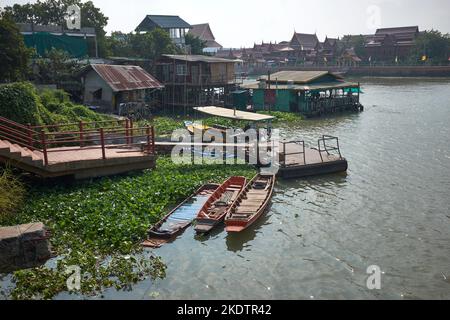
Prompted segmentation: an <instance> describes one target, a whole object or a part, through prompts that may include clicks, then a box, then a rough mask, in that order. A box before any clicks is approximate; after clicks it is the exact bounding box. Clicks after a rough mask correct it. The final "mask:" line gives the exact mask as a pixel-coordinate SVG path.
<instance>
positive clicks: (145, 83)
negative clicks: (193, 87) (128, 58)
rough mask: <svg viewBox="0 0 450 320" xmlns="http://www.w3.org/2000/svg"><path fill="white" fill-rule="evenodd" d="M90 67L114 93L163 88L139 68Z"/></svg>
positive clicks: (103, 65) (94, 65) (98, 65)
mask: <svg viewBox="0 0 450 320" xmlns="http://www.w3.org/2000/svg"><path fill="white" fill-rule="evenodd" d="M90 67H91V68H92V69H93V70H94V71H95V72H96V73H97V74H98V75H99V76H100V77H101V78H102V79H103V80H105V82H106V83H107V84H108V85H109V86H110V87H111V89H112V90H113V91H115V92H118V91H130V90H140V89H156V88H163V87H164V86H163V85H162V84H161V83H160V82H159V81H158V80H156V79H155V78H154V77H153V76H152V75H151V74H149V73H148V72H147V71H145V70H144V69H142V68H141V67H139V66H121V65H109V64H93V65H91V66H90Z"/></svg>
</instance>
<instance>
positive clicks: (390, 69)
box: [250, 65, 450, 77]
mask: <svg viewBox="0 0 450 320" xmlns="http://www.w3.org/2000/svg"><path fill="white" fill-rule="evenodd" d="M286 70H289V71H311V70H314V71H317V70H319V71H321V70H323V71H330V72H338V73H343V74H345V75H346V76H358V77H365V76H369V77H450V65H448V66H372V67H370V66H367V67H335V66H330V67H324V66H308V67H283V68H258V69H254V70H252V71H251V73H250V75H261V74H267V72H269V71H270V72H271V73H275V72H277V71H286Z"/></svg>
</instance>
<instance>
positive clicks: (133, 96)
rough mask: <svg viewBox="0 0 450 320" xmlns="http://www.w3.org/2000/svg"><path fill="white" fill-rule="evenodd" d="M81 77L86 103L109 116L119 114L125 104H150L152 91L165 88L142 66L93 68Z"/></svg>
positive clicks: (92, 66) (93, 65)
mask: <svg viewBox="0 0 450 320" xmlns="http://www.w3.org/2000/svg"><path fill="white" fill-rule="evenodd" d="M81 77H82V83H83V86H84V95H83V96H84V97H83V101H84V103H85V104H86V105H91V106H96V107H100V108H102V109H104V110H105V111H108V112H117V111H118V109H119V108H118V107H119V105H120V104H121V103H129V102H135V103H148V102H149V101H148V99H149V97H151V93H152V92H150V91H151V90H153V89H162V88H163V87H164V86H163V85H162V84H161V83H160V82H159V81H158V80H156V79H155V78H154V77H153V76H152V75H150V74H149V73H148V72H146V71H145V70H144V69H142V68H141V67H138V66H128V65H107V64H92V65H90V66H88V67H86V68H85V69H84V70H83V72H82V73H81Z"/></svg>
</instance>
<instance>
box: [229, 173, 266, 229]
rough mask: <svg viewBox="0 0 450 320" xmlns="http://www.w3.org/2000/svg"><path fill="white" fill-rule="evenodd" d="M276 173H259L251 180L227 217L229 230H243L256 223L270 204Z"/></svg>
mask: <svg viewBox="0 0 450 320" xmlns="http://www.w3.org/2000/svg"><path fill="white" fill-rule="evenodd" d="M274 185H275V175H264V174H258V175H257V176H255V177H254V178H253V179H252V181H250V182H249V183H248V184H247V186H246V187H245V189H244V190H243V191H242V193H241V194H240V195H239V197H238V199H237V200H236V201H235V202H234V203H233V205H232V206H231V208H230V210H229V211H228V213H227V215H226V217H225V225H226V231H227V232H241V231H243V230H245V229H247V228H248V227H249V226H251V225H252V224H253V223H255V221H256V220H258V219H259V218H260V217H261V216H262V214H263V213H264V212H265V211H266V209H267V207H268V206H269V203H270V200H271V199H272V195H273V188H274Z"/></svg>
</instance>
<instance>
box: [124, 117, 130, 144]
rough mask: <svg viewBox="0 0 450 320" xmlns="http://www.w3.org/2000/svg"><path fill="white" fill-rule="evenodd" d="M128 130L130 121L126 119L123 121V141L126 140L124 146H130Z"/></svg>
mask: <svg viewBox="0 0 450 320" xmlns="http://www.w3.org/2000/svg"><path fill="white" fill-rule="evenodd" d="M129 128H130V119H128V118H127V119H126V120H125V140H126V144H130V137H129V135H130V132H129Z"/></svg>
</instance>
